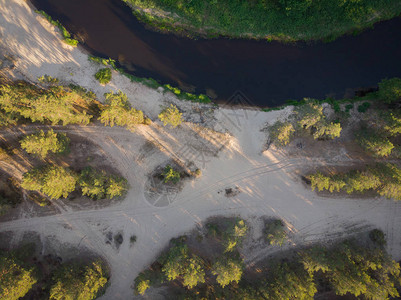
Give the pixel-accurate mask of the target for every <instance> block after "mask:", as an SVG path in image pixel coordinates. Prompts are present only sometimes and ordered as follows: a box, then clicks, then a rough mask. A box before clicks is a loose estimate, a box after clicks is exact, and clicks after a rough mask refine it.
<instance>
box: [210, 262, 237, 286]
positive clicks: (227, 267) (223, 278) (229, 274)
mask: <svg viewBox="0 0 401 300" xmlns="http://www.w3.org/2000/svg"><path fill="white" fill-rule="evenodd" d="M242 272H243V265H242V263H241V262H240V261H236V260H233V259H231V258H225V259H224V258H223V259H220V260H218V261H217V262H216V263H214V264H213V266H212V274H213V275H216V276H217V277H216V281H217V282H218V283H219V284H220V285H221V287H223V288H224V287H225V286H226V285H228V284H230V283H231V282H236V283H238V282H239V281H240V280H241V276H242Z"/></svg>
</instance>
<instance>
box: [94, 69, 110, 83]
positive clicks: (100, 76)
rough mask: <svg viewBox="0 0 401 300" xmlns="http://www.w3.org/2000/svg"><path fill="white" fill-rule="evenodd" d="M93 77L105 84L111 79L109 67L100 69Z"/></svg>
mask: <svg viewBox="0 0 401 300" xmlns="http://www.w3.org/2000/svg"><path fill="white" fill-rule="evenodd" d="M95 78H96V79H97V80H98V81H99V82H100V83H101V84H107V83H109V82H110V80H111V70H110V69H109V68H104V69H100V70H99V71H98V72H97V73H96V74H95Z"/></svg>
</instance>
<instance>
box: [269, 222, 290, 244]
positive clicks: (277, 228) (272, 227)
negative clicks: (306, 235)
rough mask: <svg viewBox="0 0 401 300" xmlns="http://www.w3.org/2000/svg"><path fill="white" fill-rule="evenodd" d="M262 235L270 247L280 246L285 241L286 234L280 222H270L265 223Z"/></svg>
mask: <svg viewBox="0 0 401 300" xmlns="http://www.w3.org/2000/svg"><path fill="white" fill-rule="evenodd" d="M264 234H265V236H266V238H267V241H268V242H269V244H270V245H278V246H282V245H283V243H284V242H285V241H286V239H287V232H286V230H285V227H284V223H283V221H281V220H272V221H270V222H268V223H266V225H265V229H264Z"/></svg>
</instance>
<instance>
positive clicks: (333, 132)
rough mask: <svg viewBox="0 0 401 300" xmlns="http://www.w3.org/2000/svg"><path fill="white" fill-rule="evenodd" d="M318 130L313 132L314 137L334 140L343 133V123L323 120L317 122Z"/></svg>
mask: <svg viewBox="0 0 401 300" xmlns="http://www.w3.org/2000/svg"><path fill="white" fill-rule="evenodd" d="M314 127H315V129H316V131H315V132H314V133H313V138H314V139H330V140H333V139H335V138H337V137H340V135H341V130H342V128H341V124H340V123H333V122H327V121H326V120H325V121H321V122H318V123H316V124H315V126H314Z"/></svg>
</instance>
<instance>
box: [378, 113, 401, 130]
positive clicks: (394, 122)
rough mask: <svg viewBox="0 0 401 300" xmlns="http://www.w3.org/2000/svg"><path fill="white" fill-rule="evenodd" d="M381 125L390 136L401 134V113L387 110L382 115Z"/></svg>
mask: <svg viewBox="0 0 401 300" xmlns="http://www.w3.org/2000/svg"><path fill="white" fill-rule="evenodd" d="M379 122H380V126H381V127H382V128H383V130H384V131H385V132H386V133H387V134H389V135H390V136H395V135H398V134H401V113H400V112H399V111H388V110H385V111H383V112H382V113H381V115H380V119H379Z"/></svg>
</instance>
